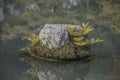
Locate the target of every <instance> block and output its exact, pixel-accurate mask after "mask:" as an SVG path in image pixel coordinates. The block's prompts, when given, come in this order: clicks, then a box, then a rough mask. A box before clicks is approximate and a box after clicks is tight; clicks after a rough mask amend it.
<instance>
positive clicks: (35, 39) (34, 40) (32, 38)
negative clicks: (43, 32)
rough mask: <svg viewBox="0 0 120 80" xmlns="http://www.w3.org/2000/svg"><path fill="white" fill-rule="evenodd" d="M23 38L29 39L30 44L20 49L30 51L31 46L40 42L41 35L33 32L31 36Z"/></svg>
mask: <svg viewBox="0 0 120 80" xmlns="http://www.w3.org/2000/svg"><path fill="white" fill-rule="evenodd" d="M23 39H26V40H28V41H29V43H30V44H29V45H27V46H25V47H23V48H21V49H20V51H29V50H30V48H31V47H33V46H35V45H36V44H37V43H38V42H39V37H38V35H36V34H32V36H30V37H23Z"/></svg>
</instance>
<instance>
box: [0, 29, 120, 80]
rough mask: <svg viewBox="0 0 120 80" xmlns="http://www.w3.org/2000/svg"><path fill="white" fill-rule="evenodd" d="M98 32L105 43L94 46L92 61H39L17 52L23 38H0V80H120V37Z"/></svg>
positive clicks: (23, 42) (22, 42) (21, 45)
mask: <svg viewBox="0 0 120 80" xmlns="http://www.w3.org/2000/svg"><path fill="white" fill-rule="evenodd" d="M97 31H98V32H100V33H101V34H100V36H98V35H96V34H93V36H98V37H100V38H102V39H104V42H103V43H101V44H98V45H94V46H93V48H92V55H93V59H92V60H91V61H72V62H63V63H53V62H47V61H41V60H38V59H35V58H32V57H30V56H29V55H27V54H22V53H21V52H20V51H19V49H20V48H21V47H23V45H24V44H25V43H26V42H25V41H22V40H20V39H15V40H10V41H7V42H2V41H1V42H0V80H120V44H119V43H120V41H119V40H120V36H119V35H117V34H116V35H114V34H112V33H110V32H109V31H108V32H107V31H103V32H102V30H99V29H98V30H97Z"/></svg>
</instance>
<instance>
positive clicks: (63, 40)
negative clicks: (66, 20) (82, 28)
mask: <svg viewBox="0 0 120 80" xmlns="http://www.w3.org/2000/svg"><path fill="white" fill-rule="evenodd" d="M73 27H76V28H77V27H78V26H77V25H73ZM66 28H67V24H46V25H45V26H44V27H43V29H42V30H41V31H40V34H39V39H40V40H41V42H42V44H43V45H47V46H48V47H49V48H50V49H51V48H55V49H56V48H60V47H61V46H63V45H64V44H67V43H69V35H68V32H67V30H66Z"/></svg>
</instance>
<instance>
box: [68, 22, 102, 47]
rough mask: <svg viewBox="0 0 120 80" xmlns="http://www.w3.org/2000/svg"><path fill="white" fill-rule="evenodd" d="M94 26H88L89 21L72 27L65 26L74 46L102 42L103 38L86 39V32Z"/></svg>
mask: <svg viewBox="0 0 120 80" xmlns="http://www.w3.org/2000/svg"><path fill="white" fill-rule="evenodd" d="M93 30H94V28H92V27H91V26H89V23H86V24H85V23H82V25H81V26H78V27H73V26H72V25H68V26H67V31H68V33H69V34H70V42H72V43H73V45H75V46H80V47H84V46H88V45H90V44H95V43H99V42H102V41H103V40H100V39H94V38H92V39H88V33H90V32H91V31H93Z"/></svg>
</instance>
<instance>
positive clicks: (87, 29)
mask: <svg viewBox="0 0 120 80" xmlns="http://www.w3.org/2000/svg"><path fill="white" fill-rule="evenodd" d="M88 24H89V23H86V24H85V23H82V26H80V32H81V33H82V34H88V33H89V32H91V31H93V30H94V28H92V27H91V26H89V25H88Z"/></svg>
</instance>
